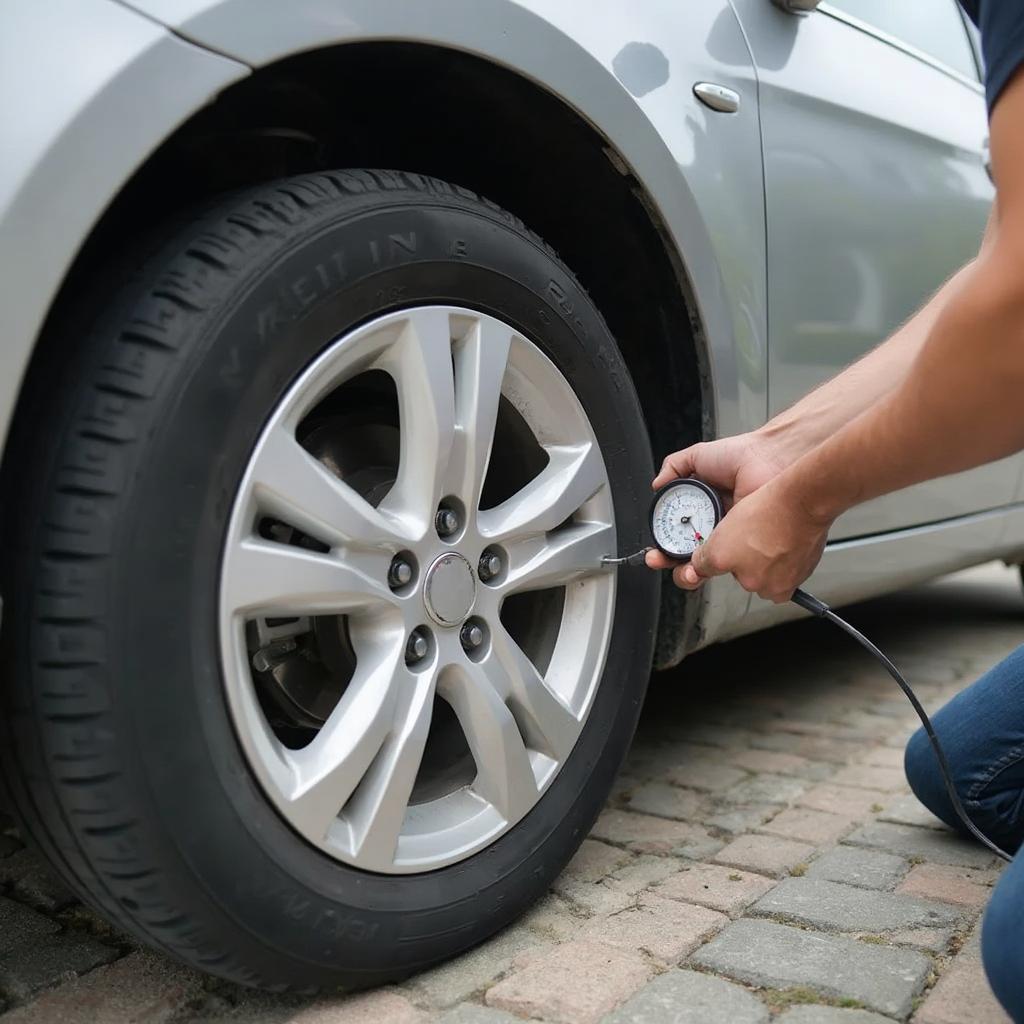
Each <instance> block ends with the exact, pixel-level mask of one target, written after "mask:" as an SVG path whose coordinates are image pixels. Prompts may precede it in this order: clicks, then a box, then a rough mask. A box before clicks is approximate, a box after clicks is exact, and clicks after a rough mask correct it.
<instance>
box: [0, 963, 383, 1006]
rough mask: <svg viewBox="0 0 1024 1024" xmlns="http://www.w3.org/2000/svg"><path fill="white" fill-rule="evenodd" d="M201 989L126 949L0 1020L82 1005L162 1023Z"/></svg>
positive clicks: (179, 970) (171, 966) (187, 974)
mask: <svg viewBox="0 0 1024 1024" xmlns="http://www.w3.org/2000/svg"><path fill="white" fill-rule="evenodd" d="M202 991H203V983H202V978H201V976H200V975H199V974H198V973H197V972H196V971H190V970H188V969H187V968H185V967H181V966H179V965H178V964H175V963H173V962H172V961H170V960H168V959H166V958H165V957H161V956H158V955H157V954H155V953H148V952H145V953H143V952H139V953H131V954H130V955H128V956H126V957H124V958H123V959H121V960H118V961H116V962H115V963H112V964H109V965H107V966H104V967H97V968H96V969H95V970H92V971H90V972H89V973H88V974H85V975H83V976H82V977H80V978H76V979H75V980H74V981H70V982H68V983H67V984H65V985H61V986H60V988H56V989H54V990H53V991H52V992H46V993H44V994H43V995H41V996H39V997H38V998H37V999H35V1000H34V1001H33V1002H31V1003H29V1004H28V1005H27V1006H23V1007H21V1008H20V1009H18V1010H13V1011H11V1012H10V1013H8V1014H7V1015H6V1016H5V1017H4V1018H3V1022H4V1024H83V1016H82V1010H83V1008H84V1007H88V1012H89V1013H90V1014H91V1016H90V1017H88V1018H85V1019H87V1020H89V1021H95V1022H97V1024H136V1022H142V1021H145V1024H165V1022H167V1021H170V1020H171V1019H172V1018H174V1017H176V1016H178V1015H179V1014H180V1013H181V1011H182V1010H183V1009H184V1008H185V1007H186V1006H187V1005H188V1004H189V1003H190V1002H191V1001H192V1000H194V999H195V998H197V997H198V996H199V994H200V993H201V992H202ZM325 1020H326V1018H325ZM303 1024H313V1022H311V1021H305V1022H303ZM346 1024H349V1022H348V1021H346ZM373 1024H379V1021H374V1022H373Z"/></svg>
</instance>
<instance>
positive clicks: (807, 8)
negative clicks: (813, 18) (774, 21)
mask: <svg viewBox="0 0 1024 1024" xmlns="http://www.w3.org/2000/svg"><path fill="white" fill-rule="evenodd" d="M772 3H773V4H775V6H776V7H781V8H782V10H784V11H785V12H786V13H787V14H810V13H811V11H813V10H814V8H815V7H817V6H818V4H819V3H821V0H772Z"/></svg>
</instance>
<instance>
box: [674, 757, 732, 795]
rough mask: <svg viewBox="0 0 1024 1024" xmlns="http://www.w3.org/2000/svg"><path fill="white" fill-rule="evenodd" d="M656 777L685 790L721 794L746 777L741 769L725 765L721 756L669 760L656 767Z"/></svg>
mask: <svg viewBox="0 0 1024 1024" xmlns="http://www.w3.org/2000/svg"><path fill="white" fill-rule="evenodd" d="M657 775H658V777H659V778H663V779H666V780H667V781H669V782H672V783H673V784H674V785H682V786H685V787H686V788H687V790H696V791H697V792H699V793H721V792H722V791H723V790H728V788H729V786H730V785H735V784H736V782H738V781H739V780H740V779H743V778H746V777H748V774H746V772H744V771H742V770H741V769H739V768H733V767H731V766H730V765H728V764H726V763H725V762H724V761H723V760H722V756H721V754H717V755H716V756H710V755H709V754H703V755H699V756H689V757H683V758H681V759H680V760H678V761H677V760H669V761H668V762H665V763H663V764H660V765H659V766H658V769H657Z"/></svg>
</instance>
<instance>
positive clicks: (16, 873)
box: [0, 850, 78, 910]
mask: <svg viewBox="0 0 1024 1024" xmlns="http://www.w3.org/2000/svg"><path fill="white" fill-rule="evenodd" d="M0 883H4V884H6V885H10V886H12V887H13V888H14V891H15V892H16V893H17V894H18V896H20V897H21V898H22V899H24V900H25V902H26V903H30V904H31V905H32V906H34V907H37V908H39V909H40V910H60V909H61V908H63V907H67V906H70V905H71V904H72V903H77V902H78V899H77V897H76V896H75V895H74V893H72V892H71V890H70V889H69V888H68V887H67V886H66V885H65V884H64V883H63V882H62V881H61V880H60V879H59V878H58V877H57V876H56V875H55V874H54V873H53V871H52V870H51V869H50V867H49V866H48V865H47V864H45V863H44V862H43V861H42V860H41V859H40V858H39V857H37V856H36V854H35V853H34V852H33V851H32V850H20V851H19V852H18V853H15V854H13V855H12V856H10V857H5V858H4V859H3V860H0Z"/></svg>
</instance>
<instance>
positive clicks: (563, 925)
mask: <svg viewBox="0 0 1024 1024" xmlns="http://www.w3.org/2000/svg"><path fill="white" fill-rule="evenodd" d="M583 923H584V918H583V917H582V916H581V915H580V914H579V913H578V912H577V911H575V910H574V909H573V907H572V904H570V903H569V901H568V900H565V899H563V898H562V897H561V896H557V895H555V894H554V893H549V894H548V895H547V896H543V897H541V899H539V900H538V901H537V902H536V903H535V904H534V905H533V907H531V909H530V910H528V911H527V912H526V914H525V915H524V916H523V917H521V918H520V919H519V921H518V922H517V923H516V924H515V925H514V927H516V928H529V929H530V931H533V932H536V933H537V934H538V935H540V936H541V937H543V938H547V939H554V940H556V941H557V942H563V941H564V940H565V939H571V938H572V937H573V936H574V935H575V934H576V933H577V932H578V931H579V930H580V928H581V927H582V926H583Z"/></svg>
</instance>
